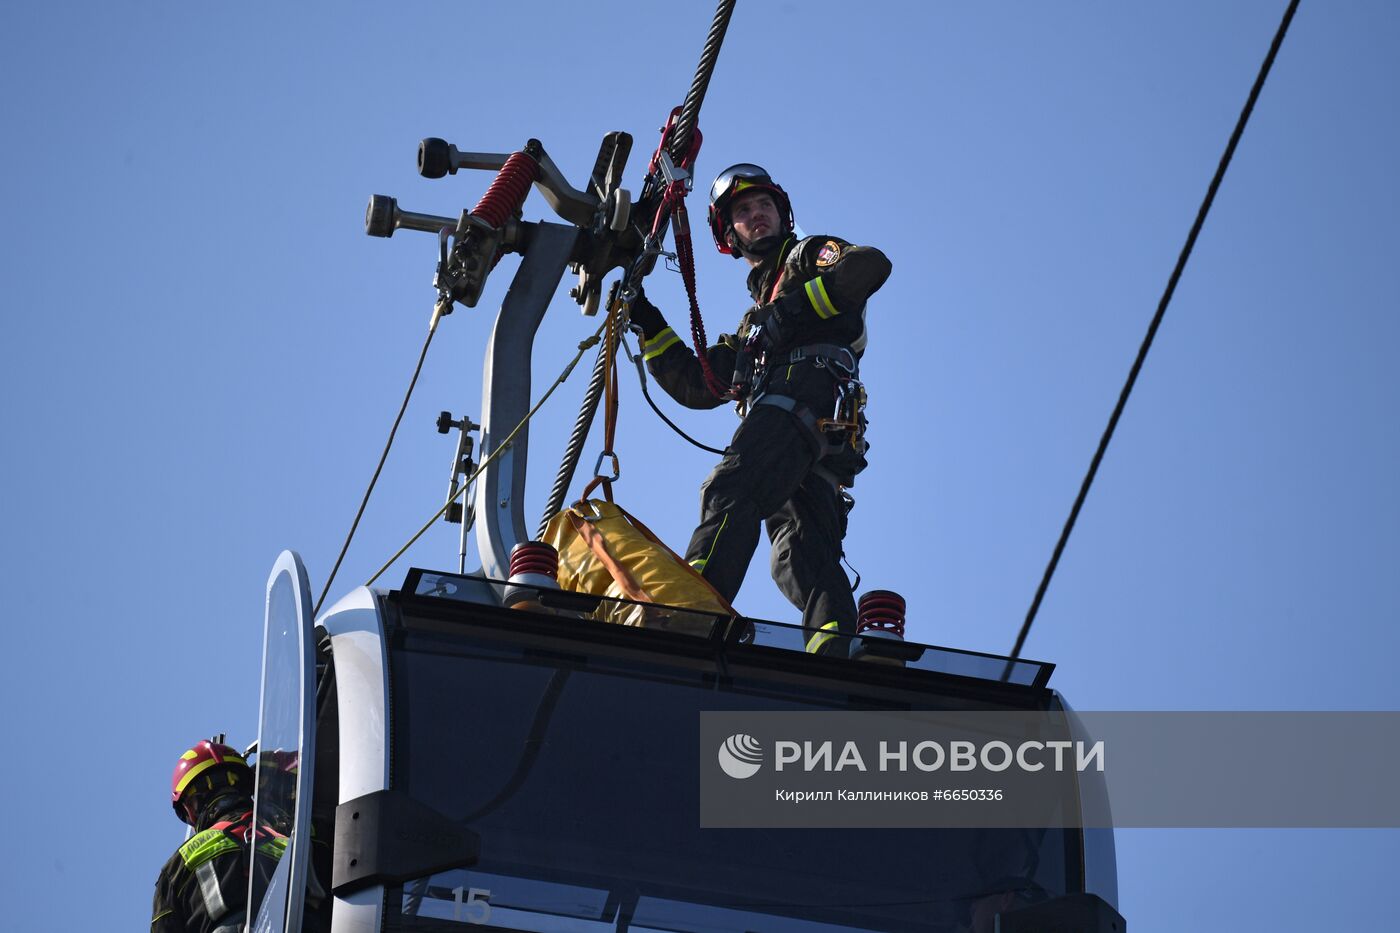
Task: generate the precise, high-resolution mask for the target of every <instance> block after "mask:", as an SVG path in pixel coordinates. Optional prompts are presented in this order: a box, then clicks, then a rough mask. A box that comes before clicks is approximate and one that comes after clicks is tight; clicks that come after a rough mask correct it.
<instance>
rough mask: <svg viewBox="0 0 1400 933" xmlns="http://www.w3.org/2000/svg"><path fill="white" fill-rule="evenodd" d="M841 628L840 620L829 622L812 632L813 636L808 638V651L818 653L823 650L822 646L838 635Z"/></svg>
mask: <svg viewBox="0 0 1400 933" xmlns="http://www.w3.org/2000/svg"><path fill="white" fill-rule="evenodd" d="M840 628H841V623H839V622H828V623H826V624H825V625H823V626H822V627H821V628H820V629H818V630H817V631H816V632H814V633H813V634H812V637H811V638H809V639H807V652H808V653H809V654H816V653H817V652H819V651H821V650H822V647H823V646H825V645H826V643H827V642H829V641H831V640H832V639H833V638H835V637H836V634H837V632H838V631H839V630H840Z"/></svg>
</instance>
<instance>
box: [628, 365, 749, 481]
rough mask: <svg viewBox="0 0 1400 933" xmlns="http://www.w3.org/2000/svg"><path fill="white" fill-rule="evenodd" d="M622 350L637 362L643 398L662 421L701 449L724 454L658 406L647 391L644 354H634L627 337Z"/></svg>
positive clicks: (638, 378) (638, 379)
mask: <svg viewBox="0 0 1400 933" xmlns="http://www.w3.org/2000/svg"><path fill="white" fill-rule="evenodd" d="M622 350H623V352H624V353H626V354H627V359H629V360H631V361H632V362H633V363H634V364H636V367H637V381H638V382H640V383H641V385H642V398H644V399H646V400H647V404H648V405H650V406H651V410H652V411H654V412H656V416H657V417H658V418H660V419H661V420H662V421H664V422H666V426H667V427H668V428H670V429H671V430H672V431H675V432H676V433H677V434H679V435H680V436H681V437H683V438H685V439H686V440H687V441H689V442H690V443H692V444H694V445H695V446H696V447H699V448H700V449H701V450H707V451H709V452H710V453H712V454H719V455H720V456H721V457H722V456H724V451H722V450H720V449H719V448H717V447H711V446H709V445H708V444H702V443H700V442H699V441H697V440H696V439H695V438H693V437H691V436H690V435H689V434H687V433H685V432H684V431H682V430H681V429H680V428H679V427H677V426H676V423H675V422H674V421H672V420H671V419H670V418H667V417H666V413H665V412H663V411H662V410H661V409H660V408H658V407H656V402H654V401H652V399H651V393H650V392H648V391H647V371H646V364H645V363H644V362H643V361H642V355H641V354H640V353H638V354H637V355H636V356H633V355H632V348H631V347H630V346H629V345H628V344H627V339H626V338H625V337H624V338H623V340H622Z"/></svg>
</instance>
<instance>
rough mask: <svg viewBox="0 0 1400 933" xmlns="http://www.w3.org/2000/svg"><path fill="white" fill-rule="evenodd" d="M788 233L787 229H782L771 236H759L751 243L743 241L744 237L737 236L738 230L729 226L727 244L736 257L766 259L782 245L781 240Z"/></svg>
mask: <svg viewBox="0 0 1400 933" xmlns="http://www.w3.org/2000/svg"><path fill="white" fill-rule="evenodd" d="M784 226H786V225H784ZM788 233H789V231H787V230H783V231H781V232H779V233H775V234H772V235H771V236H761V237H759V238H758V239H756V240H754V241H753V242H752V243H745V242H744V238H743V237H741V236H739V231H738V230H735V229H734V227H733V226H731V227H730V228H729V245H730V248H731V249H733V250H734V258H736V259H738V258H740V257H742V256H753V257H755V258H757V259H766V258H767V257H769V256H771V255H773V253H774V251H776V250H777V249H778V247H780V246H782V245H783V240H784V238H786V237H787V235H788Z"/></svg>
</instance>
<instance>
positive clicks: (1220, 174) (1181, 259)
mask: <svg viewBox="0 0 1400 933" xmlns="http://www.w3.org/2000/svg"><path fill="white" fill-rule="evenodd" d="M1297 9H1298V0H1290V2H1289V4H1288V9H1287V10H1285V11H1284V14H1283V21H1282V22H1280V23H1279V27H1278V32H1276V33H1275V34H1274V41H1273V44H1272V45H1270V46H1269V54H1268V55H1266V56H1265V57H1264V64H1263V65H1262V66H1261V67H1260V69H1259V75H1258V77H1256V78H1255V79H1254V87H1253V88H1251V89H1250V92H1249V99H1248V100H1247V101H1245V105H1244V109H1243V110H1242V111H1240V118H1239V120H1238V121H1237V122H1236V123H1235V131H1234V132H1233V133H1232V134H1230V142H1229V144H1228V145H1226V147H1225V153H1224V155H1222V156H1221V157H1220V164H1219V165H1218V166H1216V169H1215V177H1214V178H1212V179H1211V182H1210V188H1209V189H1207V191H1206V196H1205V200H1204V201H1202V202H1201V208H1200V210H1199V211H1197V212H1196V222H1195V223H1194V224H1192V225H1191V232H1190V234H1188V235H1187V237H1186V244H1185V245H1184V246H1183V247H1182V248H1181V255H1180V256H1178V257H1177V260H1176V268H1175V269H1173V270H1172V274H1171V278H1170V279H1169V280H1168V281H1167V288H1166V291H1164V292H1163V293H1162V300H1161V301H1160V302H1158V303H1157V313H1156V314H1155V315H1153V317H1152V323H1151V325H1149V326H1148V328H1147V336H1146V337H1144V338H1143V341H1142V346H1141V347H1139V348H1138V353H1137V359H1135V360H1134V361H1133V368H1132V369H1131V370H1130V371H1129V372H1128V381H1127V382H1126V383H1124V385H1123V391H1121V392H1120V393H1118V404H1117V405H1116V406H1114V409H1113V414H1112V416H1110V417H1109V419H1108V427H1107V428H1105V429H1104V432H1103V437H1101V438H1100V439H1099V447H1098V450H1096V451H1094V459H1093V461H1092V462H1091V463H1090V464H1089V472H1088V473H1087V474H1085V476H1084V482H1083V483H1082V484H1080V487H1079V495H1078V496H1077V497H1076V498H1075V500H1074V507H1073V508H1071V509H1070V511H1069V519H1068V520H1067V521H1066V522H1065V527H1064V529H1063V530H1062V531H1061V532H1060V540H1059V541H1058V542H1057V543H1056V544H1055V551H1054V553H1053V554H1051V556H1050V563H1049V564H1048V565H1047V566H1046V568H1045V575H1044V576H1043V577H1042V578H1041V580H1040V586H1039V587H1038V588H1037V589H1036V591H1035V599H1034V600H1032V601H1031V607H1030V610H1029V611H1028V612H1027V613H1026V621H1025V622H1024V623H1022V625H1021V632H1020V634H1019V635H1017V636H1016V645H1015V647H1013V648H1012V649H1011V658H1012V659H1013V660H1014V659H1016V658H1018V657H1020V656H1021V648H1022V646H1023V645H1025V643H1026V636H1027V635H1029V634H1030V630H1031V623H1032V622H1034V621H1035V616H1036V613H1037V612H1038V611H1039V610H1040V603H1041V601H1042V600H1043V599H1044V598H1045V591H1046V589H1048V588H1049V586H1050V578H1051V577H1053V576H1054V575H1055V568H1056V566H1058V565H1059V563H1060V555H1061V554H1063V553H1064V550H1065V543H1066V542H1067V541H1069V535H1070V532H1071V531H1073V530H1074V523H1075V520H1076V519H1078V518H1079V510H1080V509H1081V508H1082V507H1083V505H1084V499H1085V497H1087V496H1088V495H1089V487H1090V486H1091V485H1093V482H1094V476H1095V474H1097V473H1098V470H1099V464H1100V463H1101V462H1102V461H1103V455H1104V451H1106V450H1107V449H1108V442H1109V441H1110V440H1111V439H1112V438H1113V431H1114V429H1115V428H1116V427H1117V426H1118V419H1119V417H1120V416H1121V415H1122V414H1123V408H1124V406H1126V405H1127V403H1128V395H1129V394H1130V393H1131V392H1132V391H1133V384H1134V383H1136V382H1137V377H1138V373H1139V372H1140V371H1141V370H1142V364H1143V361H1144V360H1146V359H1147V351H1148V350H1149V349H1150V348H1151V347H1152V340H1153V338H1154V337H1155V336H1156V335H1157V328H1158V327H1159V326H1160V325H1161V323H1162V318H1163V316H1164V315H1165V314H1166V313H1167V305H1168V304H1170V303H1171V300H1172V294H1173V293H1174V292H1175V291H1176V283H1177V282H1178V281H1179V280H1180V279H1181V273H1182V271H1183V270H1185V268H1186V261H1187V260H1188V259H1189V258H1190V257H1191V250H1192V249H1193V248H1194V247H1195V245H1196V237H1197V236H1198V235H1199V234H1200V232H1201V227H1202V226H1203V225H1204V224H1205V221H1206V215H1207V214H1209V213H1210V206H1211V203H1212V202H1214V200H1215V193H1216V191H1218V190H1219V188H1220V183H1221V181H1222V180H1223V179H1224V178H1225V170H1226V169H1227V168H1229V167H1230V160H1231V158H1233V157H1234V154H1235V147H1236V146H1237V145H1238V144H1239V141H1240V137H1241V136H1242V135H1244V128H1245V125H1246V124H1247V123H1248V122H1249V115H1250V114H1251V113H1252V112H1253V111H1254V103H1255V101H1257V100H1258V99H1259V92H1260V91H1262V90H1263V89H1264V80H1265V79H1266V78H1267V77H1268V76H1269V69H1271V68H1272V67H1273V64H1274V58H1275V57H1276V56H1277V55H1278V50H1279V47H1280V46H1282V45H1283V37H1284V36H1285V35H1286V34H1287V32H1288V24H1289V23H1290V22H1292V21H1293V14H1294V12H1295V11H1296V10H1297ZM1010 674H1011V664H1010V663H1008V664H1007V665H1006V672H1005V673H1004V674H1003V675H1002V680H1006V679H1008V678H1009V677H1010Z"/></svg>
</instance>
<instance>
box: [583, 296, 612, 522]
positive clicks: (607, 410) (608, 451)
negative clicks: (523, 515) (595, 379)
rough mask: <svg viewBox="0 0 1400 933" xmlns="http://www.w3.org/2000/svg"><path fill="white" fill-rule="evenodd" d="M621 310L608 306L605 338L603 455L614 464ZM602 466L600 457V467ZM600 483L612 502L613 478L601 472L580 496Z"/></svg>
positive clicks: (606, 497) (591, 490)
mask: <svg viewBox="0 0 1400 933" xmlns="http://www.w3.org/2000/svg"><path fill="white" fill-rule="evenodd" d="M620 312H621V304H620V303H614V304H613V305H612V307H610V308H608V320H607V334H606V335H605V338H604V340H603V353H604V357H603V455H604V456H609V455H611V456H612V458H613V463H614V464H615V463H617V454H616V453H615V452H614V451H613V441H614V439H615V437H616V435H617V337H618V335H617V323H618V316H619V314H620ZM601 466H602V461H601V459H600V461H599V468H601ZM600 484H601V485H602V487H603V498H604V499H607V500H608V501H609V502H612V501H613V491H612V479H610V478H609V477H606V476H603V475H601V474H599V475H597V476H594V477H593V479H591V480H589V481H588V485H587V486H585V487H583V493H582V495H580V496H579V498H580V499H587V498H588V497H589V495H590V494H592V492H593V490H594V489H596V488H597V487H598V486H599V485H600Z"/></svg>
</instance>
